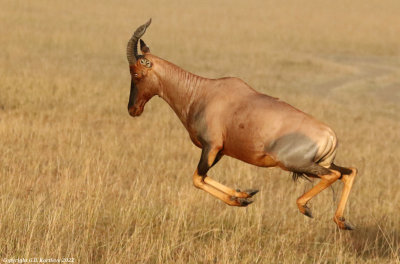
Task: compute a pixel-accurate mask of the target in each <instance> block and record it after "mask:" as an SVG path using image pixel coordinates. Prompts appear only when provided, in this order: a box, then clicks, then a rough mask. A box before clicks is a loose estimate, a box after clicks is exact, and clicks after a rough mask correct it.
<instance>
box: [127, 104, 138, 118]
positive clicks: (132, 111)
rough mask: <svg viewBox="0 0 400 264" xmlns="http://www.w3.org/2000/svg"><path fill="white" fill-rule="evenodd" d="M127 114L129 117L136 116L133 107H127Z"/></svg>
mask: <svg viewBox="0 0 400 264" xmlns="http://www.w3.org/2000/svg"><path fill="white" fill-rule="evenodd" d="M128 112H129V114H130V115H131V116H136V109H135V107H133V106H128Z"/></svg>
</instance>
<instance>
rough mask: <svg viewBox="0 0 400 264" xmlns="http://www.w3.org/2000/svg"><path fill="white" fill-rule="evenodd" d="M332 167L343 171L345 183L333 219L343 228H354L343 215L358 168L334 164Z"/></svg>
mask: <svg viewBox="0 0 400 264" xmlns="http://www.w3.org/2000/svg"><path fill="white" fill-rule="evenodd" d="M332 165H333V166H331V168H332V169H337V170H338V171H340V172H341V173H342V175H343V176H342V179H341V180H342V182H343V184H344V186H343V190H342V196H341V197H340V202H339V205H338V208H337V210H336V213H335V216H334V217H333V221H335V223H336V224H337V225H338V226H339V228H341V229H346V230H352V229H354V228H353V227H352V226H351V224H350V223H348V222H346V220H345V218H344V217H343V212H344V208H345V207H346V202H347V199H348V198H349V194H350V190H351V187H352V186H353V182H354V178H355V177H356V175H357V169H356V168H349V169H347V168H342V167H339V166H336V165H334V164H332Z"/></svg>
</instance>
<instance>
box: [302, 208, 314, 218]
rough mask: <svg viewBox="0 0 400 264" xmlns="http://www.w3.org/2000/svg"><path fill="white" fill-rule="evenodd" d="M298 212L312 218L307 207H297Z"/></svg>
mask: <svg viewBox="0 0 400 264" xmlns="http://www.w3.org/2000/svg"><path fill="white" fill-rule="evenodd" d="M299 209H300V212H301V213H302V214H304V215H305V216H308V217H310V218H314V217H313V215H312V213H311V209H310V208H309V207H308V206H307V205H303V206H301V207H300V206H299Z"/></svg>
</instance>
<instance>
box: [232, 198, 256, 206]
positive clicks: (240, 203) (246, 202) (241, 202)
mask: <svg viewBox="0 0 400 264" xmlns="http://www.w3.org/2000/svg"><path fill="white" fill-rule="evenodd" d="M231 201H235V202H236V204H235V205H236V206H241V207H246V206H248V205H249V204H251V203H252V202H253V201H252V200H249V199H248V198H238V197H235V196H232V197H231Z"/></svg>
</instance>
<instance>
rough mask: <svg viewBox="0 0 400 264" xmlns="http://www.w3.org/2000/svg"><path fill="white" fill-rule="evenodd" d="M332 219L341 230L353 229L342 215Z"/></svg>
mask: <svg viewBox="0 0 400 264" xmlns="http://www.w3.org/2000/svg"><path fill="white" fill-rule="evenodd" d="M333 221H335V223H336V224H337V225H338V227H339V228H340V229H342V230H354V229H355V228H354V226H353V225H352V224H350V223H349V222H347V221H346V220H345V219H344V217H340V218H336V217H335V218H334V219H333Z"/></svg>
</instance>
